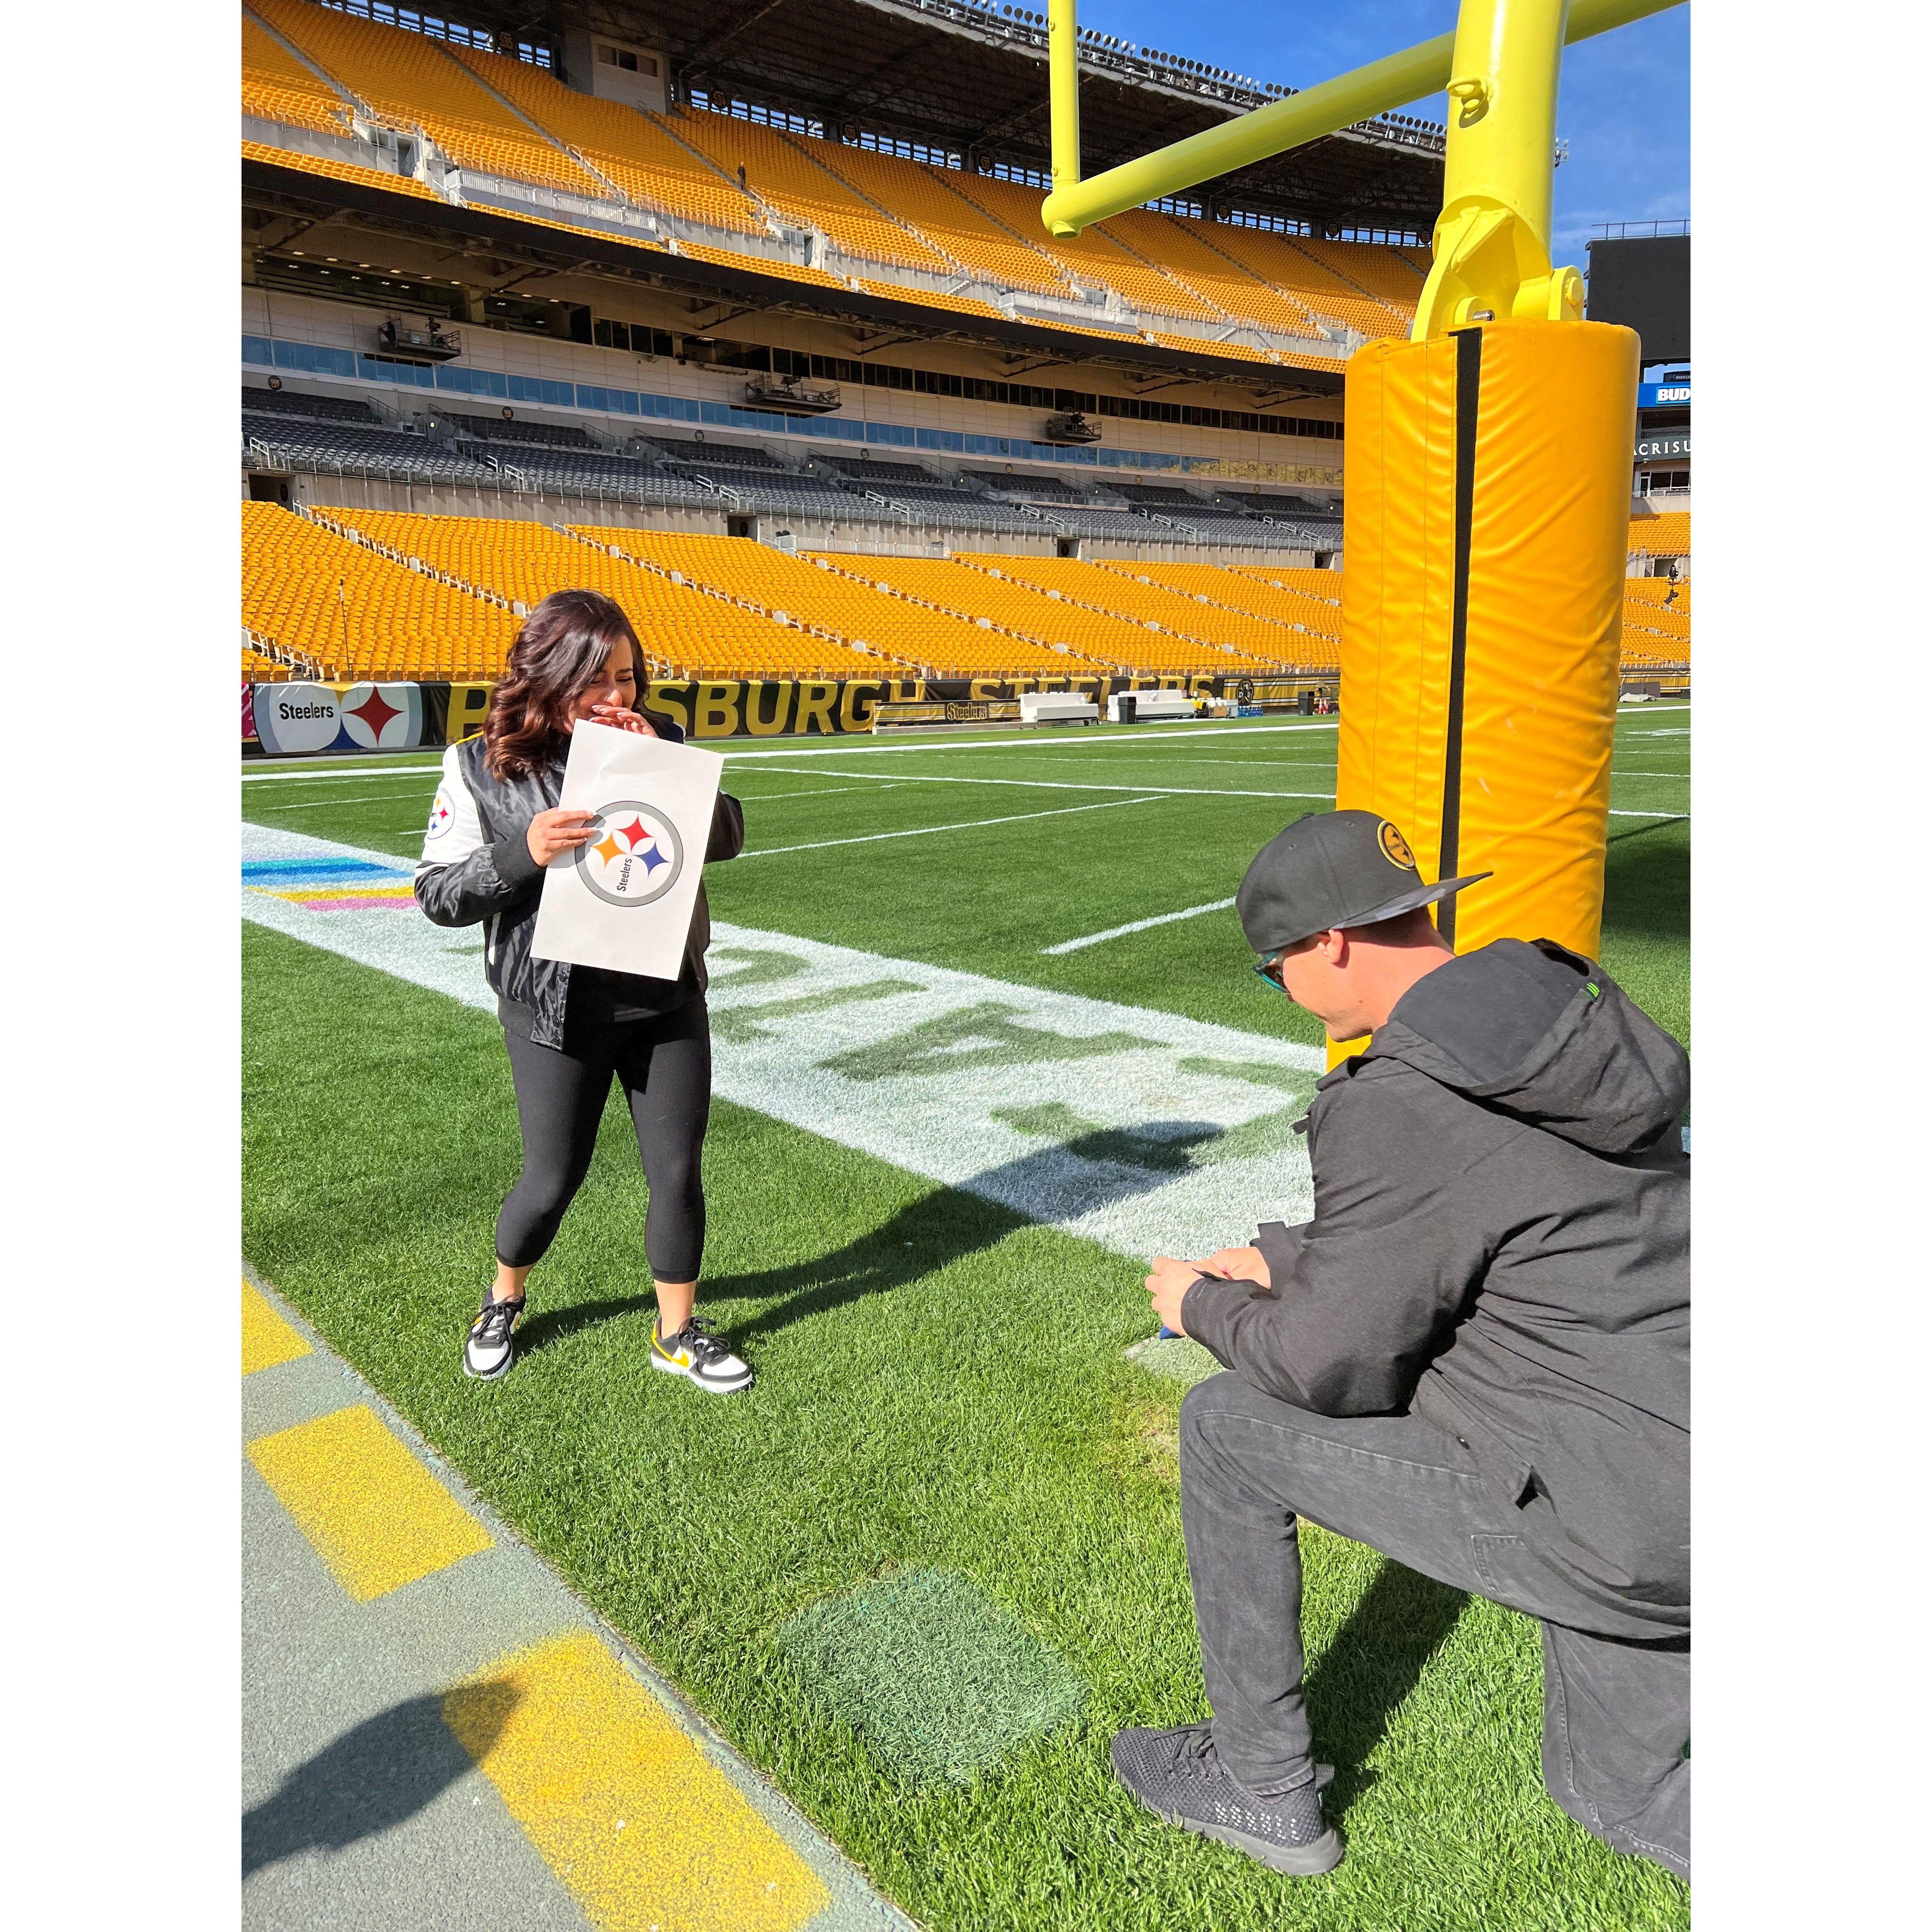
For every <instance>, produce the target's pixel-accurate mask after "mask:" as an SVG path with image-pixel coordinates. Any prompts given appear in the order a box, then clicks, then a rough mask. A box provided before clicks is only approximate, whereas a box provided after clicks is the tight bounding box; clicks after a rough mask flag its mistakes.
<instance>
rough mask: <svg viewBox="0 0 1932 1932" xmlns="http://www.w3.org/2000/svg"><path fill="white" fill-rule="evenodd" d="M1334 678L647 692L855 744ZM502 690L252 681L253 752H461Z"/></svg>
mask: <svg viewBox="0 0 1932 1932" xmlns="http://www.w3.org/2000/svg"><path fill="white" fill-rule="evenodd" d="M1333 682H1334V679H1333V674H1332V673H1328V674H1324V673H1319V672H1311V673H1309V675H1308V676H1307V677H1302V678H1294V679H1272V678H1266V677H1264V678H1261V679H1256V678H1251V677H1240V676H1235V677H1226V676H1209V675H1208V674H1206V673H1199V672H1197V673H1193V674H1192V675H1181V674H1179V673H1169V674H1168V675H1166V676H1158V677H1145V676H1143V677H1112V676H1104V675H1097V674H1094V673H1087V674H1084V675H1083V674H1082V673H1069V674H1068V675H1067V676H1062V677H1055V676H1044V677H1016V678H1000V677H935V678H927V677H877V678H867V677H860V678H831V677H822V678H821V677H799V678H789V677H782V678H662V679H652V681H651V682H650V683H649V685H647V686H646V689H645V695H644V708H645V709H646V710H647V711H655V712H657V713H658V715H661V716H662V717H666V718H673V719H674V720H676V722H677V723H678V724H681V725H682V726H683V727H684V728H685V730H686V731H687V732H688V733H689V734H690V735H691V736H692V737H693V738H697V739H706V738H776V737H779V736H805V737H828V738H830V737H844V736H851V735H862V734H866V733H870V732H871V729H872V726H873V724H874V720H875V717H876V715H877V712H878V709H879V707H880V706H881V705H889V706H892V707H893V710H894V712H895V716H894V717H893V718H892V720H891V721H892V722H895V723H896V722H910V721H913V720H912V719H910V718H907V717H906V716H905V715H904V707H907V706H913V707H918V708H919V709H922V710H924V709H926V707H936V708H935V709H932V712H931V713H930V715H929V716H922V717H921V718H919V719H918V720H917V721H919V722H932V723H939V722H942V721H943V722H945V723H949V724H978V723H986V724H1005V723H1012V722H1015V721H1017V720H1018V718H1019V699H1020V695H1021V694H1022V692H1023V691H1065V692H1067V694H1069V695H1070V696H1075V697H1085V698H1089V699H1091V700H1092V701H1093V702H1094V703H1096V704H1098V705H1100V706H1103V707H1104V706H1106V702H1107V699H1108V697H1109V694H1110V693H1111V692H1113V691H1148V690H1160V691H1187V693H1188V694H1189V695H1190V696H1191V697H1213V698H1219V699H1223V700H1226V701H1227V702H1228V703H1237V704H1253V703H1262V704H1270V703H1272V704H1277V705H1281V704H1292V703H1294V702H1295V699H1296V697H1298V694H1300V692H1301V689H1302V688H1303V687H1304V685H1308V686H1310V687H1311V688H1313V687H1314V686H1315V685H1318V684H1319V685H1320V686H1321V687H1322V688H1332V685H1333ZM492 688H493V687H492V686H491V685H488V684H487V683H483V682H460V683H449V682H443V681H441V680H437V681H434V682H428V683H422V684H414V683H390V682H383V683H367V682H365V683H361V684H322V683H291V684H254V685H250V684H245V685H243V686H242V741H243V744H244V746H245V748H248V749H250V750H251V751H252V750H259V751H260V753H261V754H263V756H265V757H300V756H302V755H303V754H313V753H314V752H317V751H402V750H407V749H409V748H413V747H415V746H418V745H458V744H460V743H462V742H463V740H464V739H466V738H473V737H474V736H475V735H476V733H478V731H480V730H481V729H482V728H483V720H484V716H485V715H486V714H487V712H488V710H489V708H490V691H491V689H492Z"/></svg>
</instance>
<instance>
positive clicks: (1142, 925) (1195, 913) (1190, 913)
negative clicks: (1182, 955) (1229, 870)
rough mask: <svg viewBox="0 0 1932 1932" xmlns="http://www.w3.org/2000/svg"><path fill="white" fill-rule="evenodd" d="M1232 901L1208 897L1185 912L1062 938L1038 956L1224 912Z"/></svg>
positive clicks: (1052, 954) (1047, 956)
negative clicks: (1203, 914)
mask: <svg viewBox="0 0 1932 1932" xmlns="http://www.w3.org/2000/svg"><path fill="white" fill-rule="evenodd" d="M1234 903H1235V901H1233V900H1232V899H1231V898H1229V899H1211V900H1209V901H1208V903H1207V904H1205V905H1198V906H1190V907H1188V908H1187V910H1186V911H1185V912H1163V913H1156V914H1155V915H1154V917H1153V918H1152V919H1133V920H1131V921H1130V922H1129V923H1128V924H1127V925H1125V926H1109V927H1108V929H1106V932H1090V933H1088V935H1087V936H1086V937H1085V938H1084V939H1063V940H1062V941H1061V942H1060V944H1058V946H1043V947H1041V948H1040V956H1041V957H1042V958H1043V959H1051V958H1052V956H1054V955H1055V954H1056V953H1078V952H1079V950H1081V949H1082V947H1087V946H1098V945H1099V944H1100V942H1101V941H1102V940H1103V939H1124V938H1126V937H1127V935H1128V934H1129V933H1130V932H1146V931H1147V930H1148V929H1149V928H1150V927H1151V926H1172V925H1173V924H1174V922H1175V921H1176V920H1177V919H1198V918H1199V916H1201V914H1202V913H1204V912H1226V910H1227V909H1228V908H1229V907H1230V906H1231V905H1232V904H1234Z"/></svg>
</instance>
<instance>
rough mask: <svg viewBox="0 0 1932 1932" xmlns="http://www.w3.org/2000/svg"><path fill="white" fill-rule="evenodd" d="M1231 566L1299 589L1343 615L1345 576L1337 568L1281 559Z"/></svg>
mask: <svg viewBox="0 0 1932 1932" xmlns="http://www.w3.org/2000/svg"><path fill="white" fill-rule="evenodd" d="M1230 568H1232V569H1233V570H1234V571H1235V572H1236V573H1237V574H1238V575H1241V576H1243V577H1253V579H1254V580H1255V581H1256V583H1268V584H1272V585H1274V587H1275V588H1276V589H1279V590H1296V591H1299V592H1301V594H1302V595H1304V596H1305V597H1312V598H1315V599H1316V601H1317V602H1319V603H1322V604H1332V605H1333V606H1334V607H1335V610H1336V614H1337V616H1340V613H1341V604H1342V577H1341V574H1340V571H1333V570H1312V569H1308V568H1291V567H1290V566H1289V565H1285V564H1278V563H1237V564H1234V565H1231V566H1230Z"/></svg>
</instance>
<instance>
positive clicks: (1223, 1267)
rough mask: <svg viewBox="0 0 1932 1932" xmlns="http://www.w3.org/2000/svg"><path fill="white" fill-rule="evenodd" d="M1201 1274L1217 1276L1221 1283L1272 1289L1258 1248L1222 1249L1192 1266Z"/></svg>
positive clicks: (1272, 1284)
mask: <svg viewBox="0 0 1932 1932" xmlns="http://www.w3.org/2000/svg"><path fill="white" fill-rule="evenodd" d="M1192 1265H1193V1267H1195V1268H1198V1269H1199V1271H1200V1272H1201V1273H1202V1274H1214V1275H1219V1276H1220V1277H1221V1279H1222V1280H1223V1281H1251V1282H1253V1283H1256V1286H1259V1287H1262V1288H1272V1287H1273V1286H1274V1283H1273V1282H1271V1281H1270V1280H1268V1263H1267V1262H1265V1261H1264V1260H1263V1259H1262V1251H1261V1250H1260V1249H1259V1248H1223V1249H1221V1250H1220V1251H1219V1252H1218V1253H1214V1254H1211V1255H1210V1256H1208V1259H1206V1260H1205V1262H1194V1263H1193V1264H1192Z"/></svg>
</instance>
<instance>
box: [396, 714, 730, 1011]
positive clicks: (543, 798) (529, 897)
mask: <svg viewBox="0 0 1932 1932" xmlns="http://www.w3.org/2000/svg"><path fill="white" fill-rule="evenodd" d="M651 725H652V729H653V730H655V732H656V733H657V735H658V736H659V737H660V738H662V739H665V740H667V742H670V743H673V744H677V743H681V742H682V740H683V738H684V733H683V731H682V730H681V729H680V728H679V726H678V725H677V724H676V723H675V722H674V721H672V720H671V719H670V718H662V717H658V716H656V715H653V716H652V719H651ZM562 783H563V766H562V762H561V761H560V760H559V762H557V763H553V764H551V765H548V766H545V767H544V769H542V770H541V771H539V772H536V773H535V774H534V775H532V776H531V777H529V778H493V777H491V776H490V772H489V771H488V769H487V768H486V767H485V766H484V763H483V740H482V739H481V738H480V737H476V738H472V739H469V740H468V741H467V742H466V743H463V744H460V745H451V746H450V748H449V750H448V751H446V752H445V753H444V754H443V782H442V784H440V785H439V786H438V787H437V794H436V802H435V804H434V805H432V806H431V808H430V819H429V826H428V830H427V831H426V832H425V834H424V835H423V850H422V859H421V860H420V861H419V862H418V864H417V866H416V904H418V905H419V906H421V907H422V909H423V910H424V912H425V913H426V914H427V915H428V916H429V917H430V918H431V919H433V920H434V922H436V924H437V925H438V926H478V925H480V926H482V928H483V959H484V975H485V977H487V979H488V980H489V982H490V986H491V988H492V989H493V990H494V991H495V992H496V994H497V995H499V998H502V999H505V1000H511V1001H515V1002H516V1003H517V1004H518V1005H519V1006H522V1007H528V1008H529V1010H530V1013H531V1014H532V1020H531V1024H530V1036H529V1037H530V1039H531V1040H532V1042H533V1043H535V1045H537V1046H550V1047H561V1046H562V1044H563V1021H564V1008H565V1004H566V1003H567V1001H568V999H569V997H570V973H571V969H570V968H569V966H568V965H567V964H566V963H565V962H563V961H562V960H558V959H535V958H533V957H532V955H531V953H530V935H531V932H532V929H534V927H535V924H536V916H537V901H538V899H539V898H541V895H542V889H543V875H544V868H542V867H541V865H538V863H537V862H536V861H535V859H532V857H531V856H530V848H529V844H527V843H526V840H525V837H524V835H525V833H526V832H527V831H528V830H529V823H530V820H532V819H533V818H534V817H535V816H536V815H537V814H538V812H540V811H549V810H550V809H551V808H553V807H554V806H555V805H556V802H557V799H558V796H559V793H560V791H561V789H562ZM744 849H745V813H744V808H743V807H742V806H741V805H739V802H738V801H737V800H736V799H735V798H733V797H732V796H730V793H728V792H720V793H718V808H717V811H716V812H715V814H714V815H713V817H712V821H711V838H710V842H709V845H708V846H707V847H706V850H705V853H704V858H705V862H706V864H707V865H708V864H709V863H710V862H712V860H713V859H735V858H736V856H738V854H739V853H740V852H742V850H744ZM710 944H711V908H710V907H709V904H707V903H706V900H705V896H704V887H703V885H702V884H701V883H700V886H698V888H697V907H696V909H695V910H694V912H693V913H692V915H691V937H690V938H689V939H688V940H687V941H685V958H684V971H683V972H682V974H679V977H678V978H677V979H676V980H638V981H637V986H639V987H640V989H655V988H657V987H661V988H662V989H663V1005H664V1010H666V1011H669V1010H670V1009H671V1008H673V1007H676V1006H680V1005H682V1004H683V1003H684V1001H686V1000H688V999H689V998H691V996H692V995H694V993H700V992H703V990H704V988H705V986H706V974H705V968H704V954H705V950H706V948H707V947H709V945H710Z"/></svg>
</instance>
